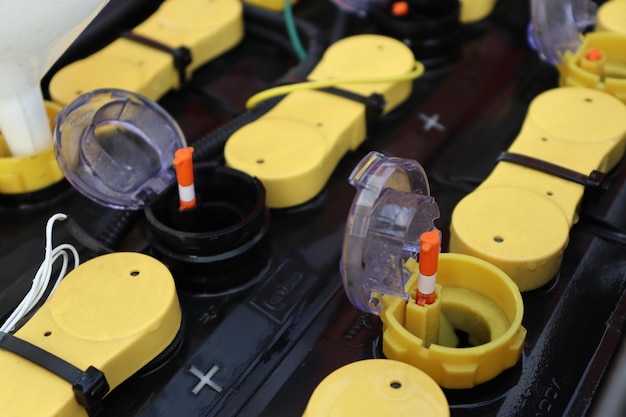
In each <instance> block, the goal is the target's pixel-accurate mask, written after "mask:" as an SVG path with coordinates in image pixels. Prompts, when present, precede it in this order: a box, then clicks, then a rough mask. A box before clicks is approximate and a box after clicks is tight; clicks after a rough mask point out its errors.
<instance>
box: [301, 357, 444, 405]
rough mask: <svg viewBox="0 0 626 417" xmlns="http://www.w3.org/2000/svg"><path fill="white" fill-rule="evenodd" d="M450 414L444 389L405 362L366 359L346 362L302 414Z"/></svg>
mask: <svg viewBox="0 0 626 417" xmlns="http://www.w3.org/2000/svg"><path fill="white" fill-rule="evenodd" d="M411 415H415V416H429V417H448V416H449V415H450V409H449V406H448V401H447V400H446V397H445V395H444V394H443V391H442V390H441V388H439V386H438V385H437V384H436V383H435V381H433V380H432V379H431V378H430V377H429V376H428V375H426V374H425V373H424V372H422V371H420V370H419V369H417V368H414V367H412V366H410V365H407V364H405V363H402V362H398V361H394V360H390V359H367V360H363V361H358V362H353V363H351V364H348V365H345V366H343V367H341V368H339V369H337V370H336V371H335V372H333V373H331V374H330V375H328V376H327V377H326V378H325V379H324V380H323V381H322V382H321V383H320V384H319V385H318V386H317V388H316V389H315V391H314V392H313V395H312V396H311V398H310V400H309V403H308V405H307V408H306V410H305V411H304V414H303V417H329V416H333V417H364V416H377V417H398V416H411Z"/></svg>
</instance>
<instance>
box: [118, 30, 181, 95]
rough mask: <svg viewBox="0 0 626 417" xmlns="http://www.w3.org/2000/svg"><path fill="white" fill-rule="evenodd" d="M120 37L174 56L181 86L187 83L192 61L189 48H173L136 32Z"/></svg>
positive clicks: (125, 33)
mask: <svg viewBox="0 0 626 417" xmlns="http://www.w3.org/2000/svg"><path fill="white" fill-rule="evenodd" d="M120 37H121V38H124V39H128V40H130V41H133V42H137V43H140V44H142V45H145V46H147V47H150V48H153V49H157V50H159V51H162V52H166V53H168V54H170V55H172V58H174V68H176V71H178V79H179V84H180V85H181V86H182V85H183V84H184V83H185V82H186V81H187V66H188V65H189V64H191V61H192V57H191V51H190V50H189V48H187V47H184V46H179V47H178V48H171V47H169V46H167V45H165V44H164V43H161V42H159V41H155V40H154V39H150V38H146V37H145V36H142V35H138V34H136V33H134V32H124V33H122V34H121V35H120Z"/></svg>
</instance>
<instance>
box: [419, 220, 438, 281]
mask: <svg viewBox="0 0 626 417" xmlns="http://www.w3.org/2000/svg"><path fill="white" fill-rule="evenodd" d="M440 246H441V237H440V236H439V230H430V231H428V232H424V233H422V234H421V236H420V262H419V270H420V274H422V275H427V276H431V275H435V274H436V273H437V263H438V262H439V247H440Z"/></svg>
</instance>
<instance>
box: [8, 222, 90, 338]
mask: <svg viewBox="0 0 626 417" xmlns="http://www.w3.org/2000/svg"><path fill="white" fill-rule="evenodd" d="M66 218H67V216H66V215H65V214H63V213H57V214H55V215H53V216H52V217H50V218H49V219H48V222H47V223H46V248H45V253H44V258H43V262H42V263H41V266H39V269H38V270H37V273H36V274H35V277H34V278H33V284H32V286H31V288H30V291H28V293H27V294H26V295H25V296H24V299H23V300H22V302H21V303H20V304H19V305H18V306H17V307H16V309H15V310H14V311H13V313H12V314H11V315H10V316H9V318H8V319H7V320H6V321H5V322H4V324H3V325H2V327H0V331H2V332H5V333H7V332H11V331H13V330H15V326H17V324H18V323H19V321H20V320H22V319H23V318H24V317H25V316H26V315H27V314H28V313H29V312H30V311H31V310H32V309H33V308H34V307H35V306H37V304H38V303H39V301H40V300H41V298H42V297H43V296H44V294H45V293H46V290H47V289H48V287H49V285H50V278H51V277H50V276H51V275H52V265H54V263H55V262H56V260H57V259H59V257H62V258H63V263H62V264H61V270H60V271H59V275H58V276H57V279H56V281H55V283H54V285H53V287H52V290H51V291H50V294H49V295H48V297H50V295H52V293H53V292H54V291H55V290H56V288H57V286H58V285H59V283H60V282H61V280H62V279H63V277H64V276H65V273H66V272H67V266H68V262H69V253H68V251H69V252H71V253H72V257H73V258H74V268H77V267H78V264H79V263H80V260H79V257H78V251H77V250H76V248H74V246H72V245H70V244H68V243H63V244H61V245H59V246H57V247H55V248H52V226H53V225H54V222H55V221H57V220H61V221H63V220H65V219H66Z"/></svg>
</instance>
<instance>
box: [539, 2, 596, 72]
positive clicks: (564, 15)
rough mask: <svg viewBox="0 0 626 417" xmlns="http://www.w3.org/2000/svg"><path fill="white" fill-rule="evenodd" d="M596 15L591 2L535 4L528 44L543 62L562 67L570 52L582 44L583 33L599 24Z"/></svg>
mask: <svg viewBox="0 0 626 417" xmlns="http://www.w3.org/2000/svg"><path fill="white" fill-rule="evenodd" d="M596 11H597V5H596V4H595V3H594V2H592V1H590V0H533V1H532V2H531V23H530V25H529V27H528V42H529V44H530V46H531V47H533V48H534V49H535V50H536V51H537V52H538V53H539V57H540V58H541V59H542V60H544V61H546V62H548V63H550V64H555V65H556V64H559V63H561V62H562V57H563V54H564V53H565V52H566V51H572V52H573V51H576V49H578V47H579V46H580V45H581V44H582V38H581V33H582V32H583V31H584V30H585V29H586V28H587V27H589V26H592V25H593V24H595V22H596Z"/></svg>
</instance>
